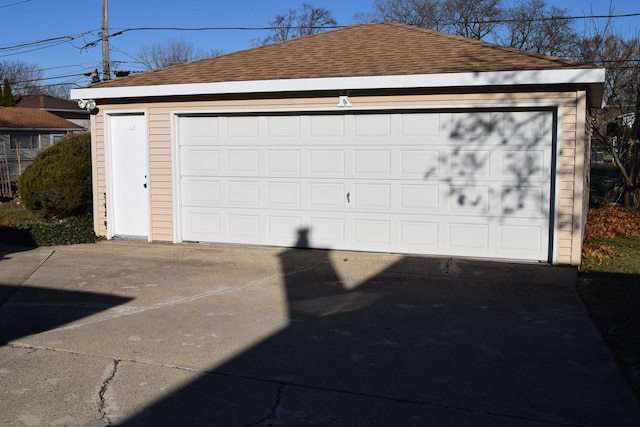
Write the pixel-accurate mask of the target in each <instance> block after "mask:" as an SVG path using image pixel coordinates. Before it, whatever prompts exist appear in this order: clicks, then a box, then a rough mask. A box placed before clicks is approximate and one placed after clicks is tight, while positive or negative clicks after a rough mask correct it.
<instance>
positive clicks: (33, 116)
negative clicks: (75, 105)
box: [0, 107, 82, 130]
mask: <svg viewBox="0 0 640 427" xmlns="http://www.w3.org/2000/svg"><path fill="white" fill-rule="evenodd" d="M0 128H4V129H7V128H10V129H60V130H75V129H82V126H78V125H76V124H75V123H71V122H70V121H68V120H65V119H63V118H62V117H58V116H56V115H55V114H51V113H49V112H47V111H44V110H39V109H36V108H20V107H0Z"/></svg>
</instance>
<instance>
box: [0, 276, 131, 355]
mask: <svg viewBox="0 0 640 427" xmlns="http://www.w3.org/2000/svg"><path fill="white" fill-rule="evenodd" d="M5 294H6V295H7V298H6V300H5V301H3V302H2V303H1V305H0V324H1V325H2V327H1V328H0V345H6V344H8V343H9V342H11V341H14V340H16V339H19V338H21V337H25V336H27V335H32V334H37V333H40V332H46V331H49V330H52V329H55V328H57V327H59V326H62V325H65V324H68V323H71V322H73V321H76V320H78V319H82V318H84V317H88V316H91V315H93V314H96V313H99V312H101V311H105V310H109V309H111V308H113V307H116V306H118V305H122V304H125V303H127V302H129V301H131V298H127V297H121V296H115V295H108V294H100V293H95V292H84V291H83V292H80V291H67V290H61V289H52V288H44V287H36V286H26V285H20V286H9V285H4V284H0V295H5Z"/></svg>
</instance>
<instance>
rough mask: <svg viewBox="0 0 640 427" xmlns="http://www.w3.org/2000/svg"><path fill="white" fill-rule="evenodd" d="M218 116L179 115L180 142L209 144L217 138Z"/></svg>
mask: <svg viewBox="0 0 640 427" xmlns="http://www.w3.org/2000/svg"><path fill="white" fill-rule="evenodd" d="M218 120H219V119H218V117H203V116H198V117H181V118H180V121H181V125H180V144H181V145H183V146H185V145H210V144H211V143H212V142H213V141H215V140H217V139H218Z"/></svg>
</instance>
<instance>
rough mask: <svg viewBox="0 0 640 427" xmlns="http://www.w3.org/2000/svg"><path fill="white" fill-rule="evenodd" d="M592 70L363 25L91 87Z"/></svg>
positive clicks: (401, 28)
mask: <svg viewBox="0 0 640 427" xmlns="http://www.w3.org/2000/svg"><path fill="white" fill-rule="evenodd" d="M563 68H565V69H566V68H574V69H575V68H594V67H591V66H589V65H587V64H584V63H581V62H577V61H572V60H569V59H563V58H557V57H550V56H544V55H538V54H535V53H531V52H527V51H522V50H517V49H512V48H507V47H502V46H498V45H493V44H489V43H486V42H482V41H479V40H473V39H467V38H463V37H458V36H454V35H450V34H445V33H440V32H436V31H432V30H426V29H422V28H418V27H413V26H408V25H403V24H397V23H381V24H360V25H354V26H350V27H345V28H342V29H338V30H334V31H329V32H325V33H320V34H315V35H312V36H307V37H302V38H297V39H292V40H289V41H286V42H283V43H277V44H272V45H267V46H261V47H257V48H253V49H248V50H244V51H240V52H235V53H230V54H227V55H222V56H218V57H212V58H207V59H203V60H200V61H195V62H189V63H184V64H179V65H174V66H170V67H166V68H162V69H159V70H155V71H150V72H146V73H141V74H134V75H130V76H128V77H123V78H118V79H115V80H109V81H104V82H100V83H96V84H93V85H91V86H90V87H91V88H94V87H95V88H97V87H127V86H148V85H168V84H185V83H218V82H233V81H255V80H280V79H302V78H327V77H364V76H393V75H412V74H440V73H475V72H493V71H520V70H553V69H563Z"/></svg>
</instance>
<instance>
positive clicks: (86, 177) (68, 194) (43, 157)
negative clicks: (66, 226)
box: [18, 134, 92, 218]
mask: <svg viewBox="0 0 640 427" xmlns="http://www.w3.org/2000/svg"><path fill="white" fill-rule="evenodd" d="M18 194H19V195H20V198H21V200H22V202H23V203H24V205H25V207H26V208H27V209H29V210H31V211H34V212H39V213H42V214H43V215H44V216H45V217H47V218H56V217H70V216H89V215H90V214H91V209H92V189H91V136H90V135H89V134H74V135H71V136H69V137H67V138H65V139H63V140H62V141H60V142H58V143H57V144H55V145H52V146H51V147H49V148H47V149H45V150H43V151H41V152H39V153H38V154H37V155H36V157H35V159H34V161H33V163H32V164H31V165H29V166H28V167H27V168H26V169H25V170H24V172H23V173H22V175H21V176H20V178H19V179H18Z"/></svg>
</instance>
